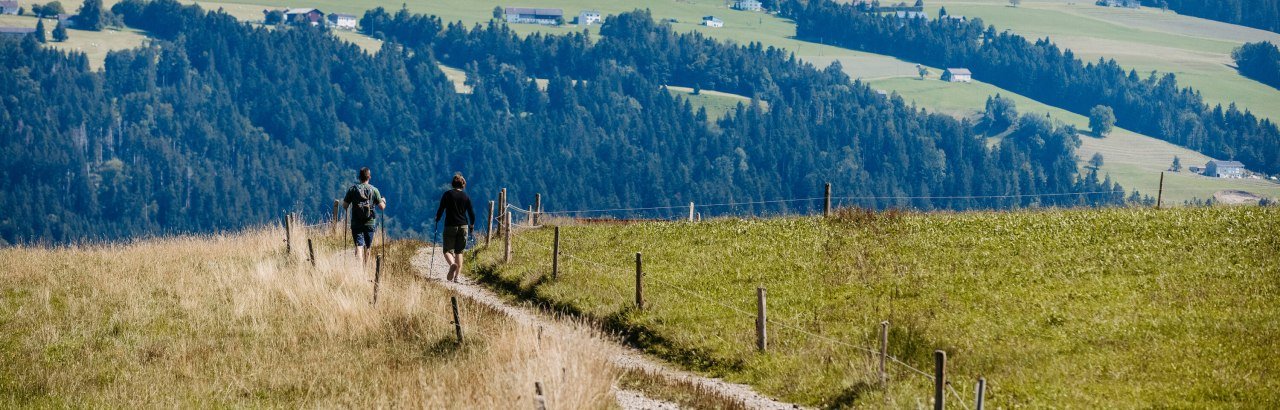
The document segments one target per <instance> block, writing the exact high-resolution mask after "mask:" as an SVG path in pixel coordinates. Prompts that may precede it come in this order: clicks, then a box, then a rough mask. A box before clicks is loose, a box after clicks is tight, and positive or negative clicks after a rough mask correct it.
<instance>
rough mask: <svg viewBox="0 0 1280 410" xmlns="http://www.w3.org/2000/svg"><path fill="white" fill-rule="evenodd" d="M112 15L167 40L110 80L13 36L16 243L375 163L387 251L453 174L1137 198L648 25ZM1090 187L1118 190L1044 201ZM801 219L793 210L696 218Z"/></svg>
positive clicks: (562, 189) (203, 220) (255, 197)
mask: <svg viewBox="0 0 1280 410" xmlns="http://www.w3.org/2000/svg"><path fill="white" fill-rule="evenodd" d="M113 12H114V14H115V15H118V16H121V17H122V18H123V19H124V22H125V23H126V24H128V25H130V26H133V27H137V28H140V29H143V30H146V31H148V32H149V33H150V34H151V35H152V36H153V37H154V38H155V39H156V41H153V42H151V43H150V44H148V45H146V46H143V47H140V48H136V49H132V50H126V51H118V52H112V53H110V54H109V55H108V56H107V58H106V61H105V64H104V69H103V70H102V71H91V70H90V69H89V68H88V62H87V59H86V57H85V55H84V54H82V53H67V52H62V51H57V50H53V49H49V48H45V47H41V46H40V45H39V44H38V43H37V42H36V41H35V40H34V39H33V38H30V37H28V38H26V39H23V40H21V41H18V40H8V39H6V40H0V41H4V42H5V43H3V44H0V60H3V61H4V64H2V65H0V89H3V91H0V95H3V96H5V98H4V100H3V102H0V121H3V122H4V123H5V124H13V125H14V126H12V127H4V128H3V129H0V150H3V154H4V155H3V158H5V159H4V162H3V167H0V171H3V172H4V178H3V180H2V181H3V182H0V184H4V185H3V188H4V190H5V192H8V193H10V194H9V195H5V196H3V197H0V206H2V207H4V208H5V209H6V210H7V212H6V214H5V216H4V217H3V219H0V239H3V240H4V241H5V242H8V243H15V242H18V243H21V242H32V241H53V242H60V241H68V240H78V239H85V238H103V239H110V238H119V237H130V236H137V235H146V234H157V233H171V232H213V231H218V230H223V229H236V228H239V227H243V226H247V225H252V224H259V223H263V222H268V221H274V220H277V219H278V218H279V217H280V215H281V214H282V213H283V212H284V211H291V210H300V211H303V212H304V213H305V214H307V215H317V216H318V215H322V214H327V213H328V211H329V210H330V209H331V208H330V207H331V205H332V203H331V198H336V197H340V196H341V195H342V193H343V192H345V190H346V188H347V187H349V186H350V185H351V184H352V182H353V179H354V174H355V170H356V169H358V168H359V167H361V166H369V167H371V168H372V169H373V170H374V183H375V185H378V186H379V187H380V188H381V190H382V192H383V194H384V195H385V196H386V197H388V199H389V201H390V205H391V207H390V208H389V212H390V214H389V215H390V216H391V224H392V225H391V226H392V228H393V230H394V232H393V234H396V235H423V234H425V233H426V232H430V231H431V229H432V215H433V212H432V211H434V209H435V205H436V203H437V200H438V197H439V194H440V192H442V190H443V189H445V188H446V187H447V183H448V178H449V177H450V176H451V175H452V174H453V172H455V171H460V172H462V173H463V174H464V175H466V176H467V177H468V180H469V181H470V182H471V183H470V185H469V187H468V190H469V191H471V193H472V196H473V199H474V200H475V201H476V203H478V204H483V203H484V202H485V201H486V200H489V199H492V198H493V196H494V195H493V194H494V193H495V192H496V190H497V189H498V188H499V187H508V188H510V198H511V200H512V202H513V203H514V204H516V205H527V204H528V202H530V201H531V199H532V197H533V194H534V193H542V194H544V195H545V198H546V199H547V201H546V202H547V208H548V210H556V209H562V210H563V209H584V208H610V207H627V206H638V207H646V206H675V205H683V204H687V203H688V202H689V201H699V202H736V201H757V200H761V199H776V198H797V197H812V196H815V195H817V196H820V195H821V192H822V183H823V182H828V181H830V182H833V183H834V184H835V185H836V187H838V189H839V190H838V191H837V194H843V195H856V196H868V197H873V196H874V197H879V198H878V199H874V200H868V201H866V202H864V203H859V204H860V205H864V206H871V207H916V208H922V209H973V208H1008V207H1020V206H1073V205H1101V204H1116V203H1122V202H1123V201H1124V200H1125V192H1124V191H1123V189H1122V188H1121V187H1120V186H1119V185H1116V184H1113V183H1111V182H1110V181H1107V180H1103V181H1099V180H1098V178H1097V175H1096V173H1091V174H1089V175H1080V174H1079V173H1078V172H1077V167H1076V158H1075V154H1074V149H1075V147H1076V146H1077V145H1078V144H1079V141H1078V140H1077V139H1076V136H1075V131H1074V129H1073V128H1071V127H1066V126H1056V125H1053V124H1049V123H1047V122H1046V123H1037V124H1036V125H1026V126H1023V127H1020V128H1019V129H1020V130H1022V131H1021V132H1022V133H1021V134H1018V135H1013V136H1010V137H1009V138H1006V139H1005V140H1004V141H1003V142H1001V143H1000V144H999V145H998V146H996V147H994V148H988V147H987V145H986V141H985V139H984V138H982V136H980V135H978V133H977V132H976V131H975V127H976V126H975V125H974V124H970V123H968V122H965V121H957V120H955V119H952V118H950V117H946V116H942V115H936V114H929V113H925V112H923V111H921V110H919V109H916V108H914V107H912V106H910V105H907V104H906V103H904V102H903V101H902V100H901V99H899V98H894V99H885V98H884V97H881V96H879V95H877V94H875V93H874V92H873V91H872V90H870V89H869V88H867V87H866V86H865V85H863V84H859V83H856V82H851V81H850V80H849V78H848V77H847V76H845V75H844V74H843V73H842V72H841V70H840V69H839V67H834V66H833V67H827V68H825V69H818V68H815V67H812V66H810V65H807V64H802V63H799V62H797V61H796V60H795V59H794V57H792V56H790V55H787V54H785V53H783V52H781V51H780V50H776V49H767V48H762V47H760V46H759V45H758V44H751V45H745V46H741V45H735V44H727V43H721V42H716V41H713V40H711V39H708V38H706V37H703V36H701V35H698V34H677V33H675V32H673V31H672V30H671V29H670V27H669V26H667V25H661V24H657V23H655V22H654V21H653V19H652V18H651V16H649V15H648V13H646V12H635V13H627V14H624V15H621V16H617V17H612V18H610V19H609V21H608V22H606V24H605V25H604V26H603V27H602V28H601V31H602V34H603V35H602V36H600V37H592V36H588V35H587V34H586V33H574V34H572V35H567V36H545V35H540V34H534V35H529V36H525V37H521V36H517V35H516V34H515V33H514V32H512V31H511V30H510V29H509V28H508V27H506V26H505V24H503V23H498V22H494V23H490V24H487V25H480V26H475V27H471V28H467V27H464V26H462V25H461V24H459V23H454V24H448V25H445V24H441V22H440V20H439V19H438V18H435V17H430V16H422V15H411V14H409V13H408V12H405V11H400V12H397V13H395V14H394V15H392V14H390V13H386V12H385V11H381V12H378V11H376V10H375V11H374V12H371V13H373V14H372V17H373V20H370V21H381V23H377V24H371V25H370V26H368V27H371V28H374V27H380V28H377V30H379V31H380V32H381V33H382V36H383V37H384V38H387V39H389V40H391V41H389V42H387V43H385V44H384V46H383V48H382V49H381V50H379V51H378V52H376V53H374V54H372V55H371V54H367V53H365V52H363V51H362V50H360V49H359V48H358V47H357V46H355V45H352V44H350V43H347V42H344V41H341V40H339V39H337V38H336V37H334V36H332V35H331V34H329V33H328V32H327V31H326V30H325V29H324V28H323V27H276V28H271V29H268V28H264V27H259V26H253V25H249V24H246V23H242V22H239V21H236V19H235V18H233V17H231V16H229V15H227V14H225V13H223V12H220V11H214V12H206V11H204V10H202V9H200V8H199V7H198V6H194V5H192V6H184V5H181V4H179V3H177V2H176V1H173V0H154V1H142V0H125V1H122V2H119V3H117V4H116V5H115V6H114V7H113ZM384 14H385V16H384ZM369 17H370V15H368V14H367V15H366V18H369ZM379 19H385V20H379ZM441 61H443V62H446V63H448V64H456V65H457V66H459V67H464V68H465V69H466V71H467V74H468V80H467V81H468V83H469V84H470V85H471V87H472V89H473V92H472V93H470V94H458V93H456V92H455V91H454V88H453V86H452V83H450V82H449V80H448V79H447V78H446V77H445V76H444V74H443V72H441V70H440V68H439V64H440V63H441ZM534 78H541V79H545V80H546V81H547V85H546V87H545V90H543V89H541V88H540V87H539V85H538V83H537V82H535V81H534ZM667 84H678V85H696V84H701V85H702V87H704V88H708V89H712V88H714V89H720V90H726V91H730V92H737V93H741V94H744V95H752V96H756V97H757V99H758V100H759V99H763V100H767V101H769V108H768V109H767V110H766V109H764V108H763V107H762V105H761V104H759V103H758V102H753V103H751V104H742V105H740V106H739V107H738V108H737V109H736V110H733V111H732V112H731V113H729V114H728V115H726V116H725V117H724V118H723V119H721V120H719V121H717V122H714V123H712V121H710V120H709V119H708V118H707V114H706V111H705V110H704V109H695V108H694V106H693V105H692V104H691V103H690V102H689V101H687V100H685V99H683V98H681V97H677V96H673V95H672V94H671V93H670V92H668V91H667V90H666V89H665V87H664V85H667ZM1028 121H1030V120H1028ZM1083 191H1105V192H1107V193H1106V194H1104V195H1086V196H1077V195H1061V196H1046V197H1037V196H1034V195H1038V194H1047V193H1071V192H1083ZM1022 195H1030V196H1022ZM935 196H971V197H977V198H964V199H955V200H941V199H930V198H928V197H935ZM788 206H789V207H790V208H788ZM787 210H798V209H797V208H796V206H795V205H785V204H784V205H776V204H775V205H755V206H752V207H746V208H736V209H720V210H716V209H707V210H706V211H705V212H704V214H707V215H708V216H712V215H714V213H715V212H732V213H749V212H779V211H787ZM482 212H483V211H482ZM617 216H626V215H622V214H617ZM642 216H655V215H651V214H647V215H642Z"/></svg>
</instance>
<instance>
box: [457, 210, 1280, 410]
mask: <svg viewBox="0 0 1280 410" xmlns="http://www.w3.org/2000/svg"><path fill="white" fill-rule="evenodd" d="M1277 232H1280V209H1277V208H1258V207H1254V206H1247V207H1246V206H1241V207H1214V208H1179V209H1166V210H1163V211H1156V210H1152V209H1137V208H1116V209H1094V210H1041V211H1018V212H976V213H937V214H918V213H905V214H904V213H892V212H891V213H880V214H866V213H862V212H859V211H842V212H838V213H837V216H836V217H833V218H830V219H822V218H817V217H788V218H777V219H716V220H710V221H707V222H700V223H683V222H651V223H639V224H630V225H599V224H595V225H574V224H572V223H569V224H567V225H565V226H562V227H561V244H560V249H561V255H562V256H561V259H560V272H559V275H558V276H557V277H556V278H552V277H551V276H550V275H551V260H550V257H551V251H550V248H551V240H552V231H551V228H549V227H547V228H542V229H534V230H529V231H523V232H518V233H517V234H516V235H515V238H514V240H513V255H514V256H513V260H512V262H510V263H505V264H504V263H501V262H500V261H501V258H502V248H501V246H496V247H493V248H487V249H481V250H480V251H479V252H478V255H477V261H478V263H479V265H478V267H476V268H474V269H473V274H474V275H476V276H478V277H480V278H481V280H482V281H483V282H486V283H488V284H489V285H491V286H493V287H495V288H497V289H499V290H502V291H505V292H507V293H509V294H510V295H512V296H513V297H516V298H520V299H524V300H533V301H537V302H540V303H545V304H547V305H550V306H553V307H555V308H557V309H559V310H562V311H567V312H578V313H581V314H582V315H585V316H588V317H591V318H595V319H598V320H601V321H602V322H603V323H605V324H606V325H607V326H609V327H611V328H612V329H614V330H618V331H621V332H622V333H623V334H624V335H625V336H627V337H628V338H630V340H631V341H632V342H633V343H635V344H637V345H640V346H642V347H643V348H644V349H645V350H646V351H648V352H650V353H652V354H656V355H658V356H661V357H663V358H665V359H667V360H670V361H672V362H675V363H678V364H681V365H683V366H685V367H687V368H690V369H693V370H697V371H701V372H704V373H706V374H709V375H712V376H717V377H724V378H726V379H728V380H731V381H735V382H743V383H748V384H751V385H752V386H753V387H755V388H757V389H759V390H760V391H762V392H764V393H766V394H769V395H773V396H776V397H779V398H782V399H785V400H789V401H794V402H797V403H801V404H804V405H813V406H823V407H827V406H832V407H838V406H852V407H888V408H902V407H915V406H916V405H917V403H923V404H924V405H928V403H929V396H930V395H931V391H932V390H931V385H930V381H929V380H928V379H927V378H925V377H923V376H921V375H919V374H917V373H914V372H913V371H912V370H910V369H909V368H908V367H907V366H911V367H914V368H916V369H920V370H922V371H924V372H926V373H930V372H932V371H933V364H932V363H933V362H932V358H931V355H932V352H933V351H934V350H938V349H940V350H945V351H946V352H947V355H948V370H949V374H948V378H949V380H950V381H951V383H952V386H953V387H954V388H955V389H956V390H957V392H958V393H959V395H961V396H962V397H963V398H964V400H965V401H966V402H967V401H969V400H970V399H971V397H972V391H973V390H972V389H973V385H974V383H975V381H976V379H977V378H978V377H979V376H982V377H985V378H986V380H987V381H988V389H989V390H988V397H987V398H988V406H990V408H1018V407H1030V408H1040V407H1080V408H1135V407H1144V408H1147V407H1154V408H1219V407H1221V408H1231V407H1274V406H1276V405H1280V394H1277V393H1276V392H1277V391H1280V382H1277V380H1276V379H1275V378H1272V377H1268V376H1267V375H1268V374H1271V373H1274V372H1275V371H1277V369H1280V361H1278V360H1277V358H1276V356H1275V355H1274V353H1275V351H1276V347H1277V344H1276V342H1275V340H1276V338H1277V337H1280V270H1277V269H1278V268H1277V266H1280V234H1277ZM496 243H500V242H495V244H496ZM637 252H639V253H642V254H643V259H644V263H643V271H644V279H643V282H644V287H645V303H646V305H645V309H644V310H637V309H636V308H635V307H634V306H633V305H634V302H633V300H634V299H633V297H634V296H633V295H634V286H635V285H634V283H635V282H634V281H635V273H634V272H635V265H634V261H635V254H636V253H637ZM757 287H763V288H766V291H767V300H768V312H769V323H768V326H767V331H768V334H769V338H770V339H769V349H768V351H767V352H765V353H760V352H757V351H756V347H755V346H756V339H755V331H754V329H755V327H754V321H755V316H754V315H755V313H754V312H755V311H756V288H757ZM881 321H888V322H889V323H890V336H889V353H890V354H891V355H893V356H894V357H896V358H898V359H900V360H901V361H902V363H903V364H905V365H903V364H896V363H893V362H890V365H889V384H888V386H887V387H884V386H881V385H880V384H879V382H878V376H877V374H876V371H875V360H874V355H873V354H871V353H869V352H868V351H867V350H864V349H870V350H872V351H874V350H876V349H878V343H879V342H878V339H877V332H878V328H879V323H880V322H881ZM949 400H952V403H949V405H950V406H949V407H955V408H960V407H962V406H960V405H959V403H956V402H955V401H954V398H949Z"/></svg>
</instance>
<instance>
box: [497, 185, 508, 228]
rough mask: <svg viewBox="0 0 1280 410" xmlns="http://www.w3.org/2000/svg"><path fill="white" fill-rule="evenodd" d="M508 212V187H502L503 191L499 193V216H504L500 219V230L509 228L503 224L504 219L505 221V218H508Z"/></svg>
mask: <svg viewBox="0 0 1280 410" xmlns="http://www.w3.org/2000/svg"><path fill="white" fill-rule="evenodd" d="M507 213H508V211H507V189H506V188H502V191H501V192H499V193H498V217H499V218H502V219H499V220H498V230H499V231H501V230H504V229H506V228H507V227H506V226H503V225H502V221H505V220H506V215H507Z"/></svg>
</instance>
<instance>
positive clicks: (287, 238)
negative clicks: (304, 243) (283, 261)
mask: <svg viewBox="0 0 1280 410" xmlns="http://www.w3.org/2000/svg"><path fill="white" fill-rule="evenodd" d="M292 223H293V214H290V213H285V214H284V252H285V253H286V254H289V255H293V226H291V224H292Z"/></svg>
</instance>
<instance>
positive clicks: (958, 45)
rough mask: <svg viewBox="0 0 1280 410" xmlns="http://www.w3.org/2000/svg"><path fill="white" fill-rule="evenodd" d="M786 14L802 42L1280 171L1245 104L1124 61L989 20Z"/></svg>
mask: <svg viewBox="0 0 1280 410" xmlns="http://www.w3.org/2000/svg"><path fill="white" fill-rule="evenodd" d="M782 13H783V14H784V15H785V16H787V17H790V18H792V19H794V20H795V21H796V34H797V36H798V37H800V38H804V39H807V40H812V41H817V42H822V43H825V44H831V45H836V46H841V47H847V48H852V49H857V50H864V51H870V52H874V53H879V54H887V55H892V56H895V57H899V58H903V59H906V60H911V61H916V62H920V63H924V64H927V65H932V66H939V67H964V68H969V69H970V70H971V71H972V72H973V77H974V78H976V79H979V80H982V81H986V82H988V83H991V84H993V85H996V86H999V87H1001V88H1004V89H1007V90H1010V91H1013V92H1016V93H1019V94H1022V95H1025V96H1027V97H1030V98H1032V99H1036V100H1039V101H1042V102H1044V103H1047V104H1050V105H1054V106H1058V107H1061V108H1064V109H1067V110H1069V111H1072V112H1075V113H1077V114H1081V115H1086V116H1087V115H1089V114H1090V112H1091V111H1092V110H1094V108H1095V107H1098V106H1104V107H1108V108H1110V109H1111V110H1112V111H1113V112H1114V117H1115V119H1116V125H1118V126H1122V127H1125V128H1128V129H1131V130H1134V131H1137V132H1140V133H1144V134H1147V135H1151V136H1154V137H1157V138H1160V139H1163V140H1166V141H1169V142H1172V143H1175V144H1178V145H1182V146H1186V147H1188V148H1191V149H1194V150H1197V151H1200V152H1203V153H1205V154H1207V155H1210V156H1213V157H1218V158H1226V159H1235V160H1239V161H1241V162H1243V163H1244V164H1245V165H1247V166H1248V167H1249V168H1251V169H1253V170H1255V171H1262V172H1265V173H1268V174H1277V173H1280V130H1277V128H1276V125H1275V123H1273V122H1272V121H1271V120H1269V119H1265V118H1262V119H1260V118H1258V117H1257V116H1255V115H1254V114H1253V113H1251V112H1249V111H1248V110H1245V111H1241V110H1239V109H1238V108H1236V106H1235V104H1231V105H1229V106H1227V107H1225V108H1224V107H1222V106H1221V105H1217V106H1213V107H1210V106H1208V105H1207V104H1205V103H1204V102H1203V99H1202V97H1201V96H1200V93H1199V92H1198V91H1196V90H1193V89H1191V88H1181V87H1179V86H1178V82H1177V78H1176V77H1175V76H1174V75H1173V74H1172V73H1168V74H1164V75H1158V74H1157V73H1155V72H1152V73H1150V74H1148V75H1146V76H1141V75H1139V74H1138V73H1137V72H1136V71H1134V70H1129V71H1125V70H1124V69H1123V68H1122V67H1120V65H1119V64H1117V63H1116V62H1115V60H1105V59H1099V60H1098V61H1095V62H1089V63H1085V62H1083V61H1081V60H1080V59H1079V58H1076V56H1075V54H1074V53H1072V52H1071V50H1063V49H1060V48H1058V46H1057V45H1055V44H1054V43H1053V42H1051V41H1049V39H1048V38H1045V39H1039V40H1036V41H1034V42H1032V41H1028V40H1027V39H1025V38H1023V37H1022V36H1019V35H1016V34H1013V33H1011V32H1008V31H1003V32H1001V31H997V30H996V28H995V27H994V26H984V25H983V22H982V20H981V19H976V18H975V19H971V20H968V21H955V20H949V19H933V20H927V19H897V18H894V17H892V16H881V15H876V14H871V13H865V12H862V11H860V10H858V9H857V8H856V7H855V6H852V5H842V4H837V3H835V2H832V1H830V0H812V1H807V2H802V1H799V0H790V1H788V2H787V3H785V4H784V5H783V10H782Z"/></svg>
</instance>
